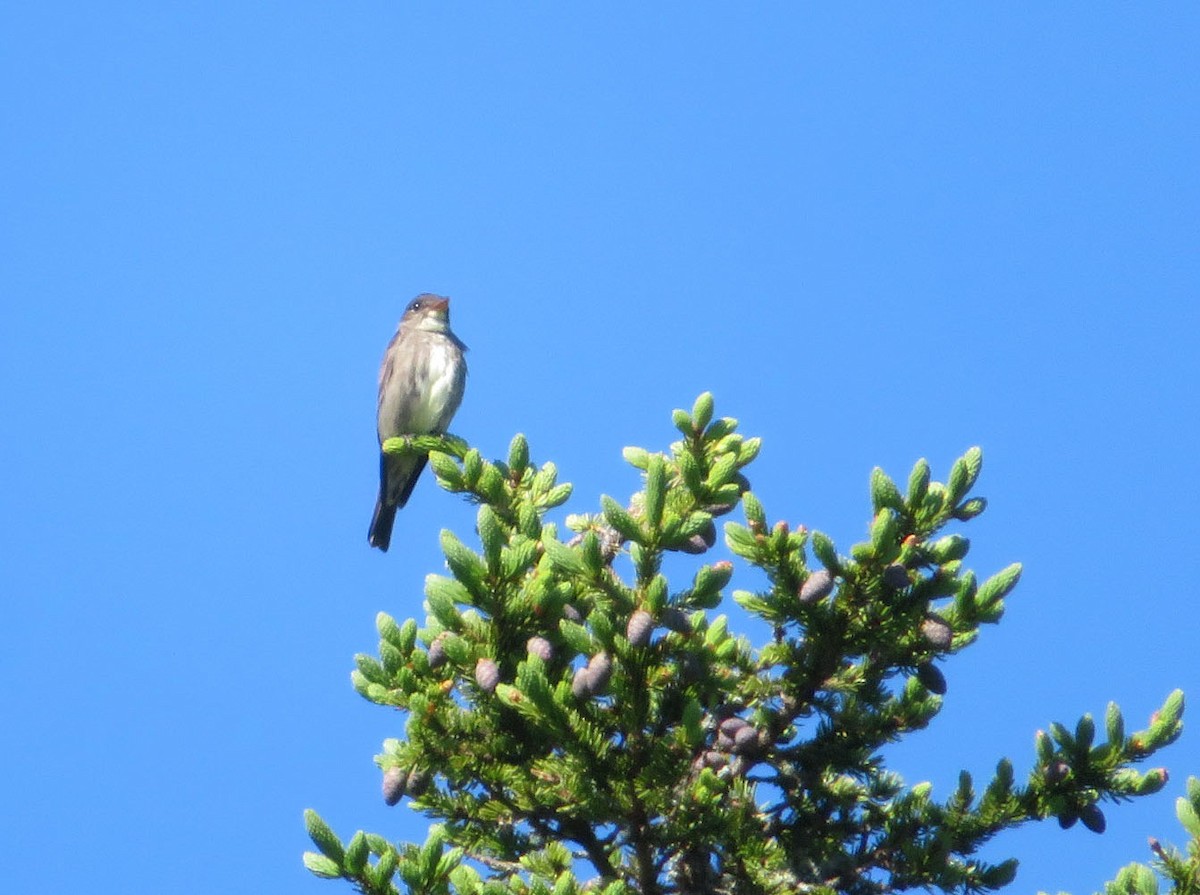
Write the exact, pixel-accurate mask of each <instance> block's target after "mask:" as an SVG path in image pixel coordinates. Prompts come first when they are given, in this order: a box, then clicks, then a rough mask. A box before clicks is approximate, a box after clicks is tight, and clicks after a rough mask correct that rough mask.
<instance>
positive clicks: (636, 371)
mask: <svg viewBox="0 0 1200 895" xmlns="http://www.w3.org/2000/svg"><path fill="white" fill-rule="evenodd" d="M1198 45H1200V11H1198V10H1197V8H1195V7H1194V6H1188V5H1186V4H1170V5H1169V4H1141V5H1138V6H1136V7H1133V6H1129V5H1126V4H1083V3H1066V4H1055V5H1053V7H1052V8H1050V9H1028V8H1026V9H1019V8H1016V7H1013V6H1012V5H1011V4H999V3H989V4H950V3H941V4H928V5H926V6H924V7H921V8H911V7H906V8H900V7H893V6H890V5H884V4H837V5H835V6H831V7H828V8H826V9H815V8H809V7H800V6H799V5H790V4H761V5H756V6H755V7H753V9H750V8H734V7H730V6H728V5H716V4H710V5H703V4H700V5H695V4H690V5H686V6H685V5H681V4H663V5H656V6H655V7H653V8H652V9H646V8H643V7H642V6H640V5H633V4H624V5H622V4H616V5H613V4H606V5H603V6H590V7H583V6H574V5H573V6H566V5H563V6H555V7H551V6H549V5H533V4H530V5H526V6H522V7H505V8H499V7H487V8H485V7H482V6H466V5H458V6H452V5H440V4H439V5H436V6H435V5H432V4H428V5H422V6H419V7H418V6H411V5H401V4H390V3H361V4H326V3H311V2H288V3H282V2H268V3H260V4H220V5H197V4H185V3H174V2H164V3H154V4H149V3H147V4H128V3H115V4H62V3H53V2H48V3H38V4H33V3H11V4H6V5H5V7H4V8H3V10H0V85H2V86H0V91H2V95H3V101H4V108H5V114H4V116H3V119H2V120H0V163H2V166H3V170H4V171H5V172H6V174H5V176H4V178H3V180H2V181H0V184H2V185H0V190H2V191H3V197H2V207H3V215H2V219H0V228H2V231H0V243H2V244H3V246H4V249H3V252H2V253H0V290H2V293H3V295H4V296H5V301H4V306H5V308H6V311H5V315H4V317H5V325H4V326H3V327H2V328H0V376H2V377H3V382H4V393H5V396H6V398H5V413H4V414H3V415H2V416H0V427H2V429H0V435H2V437H0V463H2V464H3V469H4V478H3V481H4V497H3V507H4V513H3V516H2V517H0V568H2V569H3V582H4V584H3V592H4V595H5V597H4V600H3V615H4V633H5V644H4V646H3V648H2V649H0V681H2V688H0V711H2V713H3V717H4V723H3V725H0V766H2V767H3V768H4V773H3V775H2V776H0V804H2V805H3V808H4V810H3V812H0V814H2V819H0V833H2V838H3V841H4V843H5V848H6V852H7V854H8V855H9V860H8V861H7V862H6V869H5V872H4V873H5V888H6V889H8V890H10V891H13V892H28V891H35V890H36V891H41V892H64V891H68V890H74V889H76V888H78V885H79V884H80V881H81V880H82V881H86V882H85V885H86V886H87V887H88V888H89V890H90V891H92V892H95V893H125V892H131V891H143V890H145V891H149V890H152V889H153V890H161V889H162V888H164V887H166V888H167V889H169V890H171V891H173V892H178V893H191V892H197V893H199V892H210V891H228V892H239V891H254V892H260V893H261V892H285V891H286V892H314V893H315V892H333V891H337V890H339V884H335V883H326V882H320V881H317V880H315V879H312V878H310V877H309V876H308V875H307V873H306V872H305V871H304V870H303V868H302V866H301V864H300V853H301V852H302V851H303V850H304V849H305V848H306V847H307V840H306V837H305V836H304V832H303V827H302V822H301V811H302V809H304V808H305V807H310V806H311V807H315V808H317V809H318V810H319V811H321V812H322V814H323V815H324V816H325V817H326V818H327V819H328V820H329V821H330V822H331V823H332V824H333V825H334V827H335V829H337V830H338V831H339V832H340V833H342V834H343V835H346V834H349V833H351V832H353V831H354V830H355V829H357V828H359V827H364V828H367V829H371V830H375V831H377V832H382V833H385V834H387V835H389V836H391V837H393V838H397V839H405V838H409V839H411V838H422V837H423V832H422V831H423V829H424V824H423V822H422V820H421V819H420V818H419V817H417V816H416V815H412V814H411V813H409V812H407V810H406V809H404V808H397V809H386V808H385V807H384V806H383V804H382V802H381V800H380V798H379V788H378V787H379V776H378V772H377V771H376V769H375V768H374V766H373V764H372V756H373V755H374V753H375V752H376V751H378V748H379V744H380V742H381V741H382V740H383V739H384V738H385V737H388V736H393V735H397V734H398V732H399V730H400V726H399V718H398V717H396V716H392V715H389V714H387V713H386V712H385V711H383V710H381V709H378V708H375V707H372V706H370V705H368V704H367V703H365V702H364V701H362V700H361V699H359V697H358V696H356V695H355V694H354V693H353V691H352V690H351V689H350V685H349V680H348V674H349V670H350V668H351V666H352V659H351V657H352V656H353V654H354V653H355V652H358V651H373V650H374V647H375V633H374V628H373V624H374V617H375V613H376V612H377V611H378V610H380V609H386V610H387V611H389V612H391V613H392V614H394V615H397V616H400V617H407V616H409V615H416V616H419V617H420V616H422V611H421V600H422V595H421V588H422V581H423V578H424V576H425V574H426V573H428V572H430V571H437V570H439V569H440V568H441V557H440V554H439V552H438V548H437V539H438V531H439V530H440V529H441V528H442V527H450V528H453V529H455V530H456V531H458V532H460V533H461V534H463V535H464V536H467V535H469V534H470V533H471V527H472V524H473V519H474V514H473V511H472V510H471V508H470V507H468V506H466V505H464V504H462V503H460V502H458V501H457V499H456V498H455V497H453V496H452V495H448V494H446V493H444V492H442V491H441V490H440V489H438V488H437V487H435V486H434V484H433V482H432V479H426V480H423V481H422V483H421V486H420V487H419V488H418V489H417V492H416V495H415V497H414V498H413V501H412V503H411V504H410V506H409V508H408V509H406V510H405V511H404V513H402V514H401V515H400V517H399V520H398V522H397V529H396V540H395V542H394V545H393V550H392V551H391V552H390V553H389V554H388V555H386V556H383V555H380V554H379V553H378V552H376V551H371V550H369V549H368V548H367V545H366V529H367V523H368V521H369V518H370V511H371V506H372V502H373V500H374V489H375V487H376V483H375V475H376V460H375V444H374V432H373V426H374V420H373V415H374V401H375V394H374V388H375V384H374V380H375V374H376V369H377V365H378V363H379V358H380V355H381V353H382V350H383V347H384V345H385V344H386V342H387V340H388V338H389V337H390V335H391V331H392V328H393V327H394V325H395V322H396V320H397V319H398V317H399V314H400V312H401V310H402V308H403V305H404V303H405V302H406V301H407V300H408V299H409V298H410V297H411V296H412V295H414V294H416V293H418V292H421V291H426V290H432V291H439V292H444V293H446V294H449V295H451V296H452V297H453V299H454V310H453V314H454V324H455V328H456V330H457V332H458V333H459V334H460V335H461V337H462V338H463V340H464V341H466V342H467V344H469V345H470V346H471V353H470V355H469V360H470V364H471V379H470V382H469V385H468V390H467V396H466V400H465V402H464V404H463V407H462V410H461V411H460V413H459V415H458V418H457V420H456V423H455V427H454V428H455V431H457V432H458V433H459V434H460V435H462V436H464V437H466V438H468V439H470V440H471V441H472V442H473V443H475V444H476V445H478V446H479V447H480V448H481V449H482V450H484V451H485V453H487V454H489V455H492V456H499V455H500V454H501V453H502V452H503V451H504V450H505V448H506V446H507V444H508V441H509V439H510V438H511V436H512V434H513V433H515V432H518V431H521V432H525V433H526V434H527V435H528V436H529V439H530V442H531V444H532V450H533V454H534V456H535V458H536V459H539V460H545V459H553V460H554V461H555V462H556V463H557V464H558V465H559V468H560V471H561V474H562V476H563V478H564V479H567V480H570V481H573V482H574V483H575V484H576V497H575V499H574V500H573V501H572V503H571V504H570V505H569V508H570V509H571V510H573V511H588V510H590V509H592V508H593V507H595V506H596V505H597V501H598V495H599V494H600V493H601V492H605V493H611V494H614V495H617V496H624V495H627V494H628V493H630V492H631V491H633V490H635V488H636V478H635V476H634V474H633V471H632V470H630V469H629V468H628V467H626V466H625V465H624V464H623V462H622V460H621V458H620V451H621V448H622V447H623V446H624V445H627V444H640V445H643V446H646V447H650V448H661V447H664V446H665V445H666V444H668V443H669V442H670V441H671V439H672V430H671V428H670V422H669V414H670V410H671V409H672V408H673V407H676V406H690V402H691V401H692V399H693V398H694V397H695V395H696V394H697V393H699V392H700V391H703V390H706V389H710V390H712V391H713V392H714V393H715V395H716V398H717V409H718V412H721V413H725V414H730V415H734V416H737V417H739V418H740V419H741V420H742V425H743V429H744V430H745V431H746V432H747V433H749V434H758V435H761V436H763V438H764V448H763V452H762V455H761V457H760V459H759V461H758V462H757V463H756V465H755V466H754V467H753V468H752V473H753V474H752V475H751V478H752V481H753V484H754V488H755V491H756V493H758V494H759V495H760V497H761V498H762V500H763V501H764V503H765V504H766V507H767V511H768V514H770V515H772V516H773V517H776V518H786V519H788V520H789V521H791V522H793V523H804V524H807V525H809V526H811V527H817V528H821V529H822V530H825V531H827V532H829V533H830V534H832V535H833V536H834V537H835V539H836V540H837V541H838V543H839V545H840V546H842V547H843V549H845V548H848V547H849V545H850V544H851V543H852V542H853V541H854V540H856V539H859V538H860V537H862V536H863V535H864V534H865V524H866V520H867V517H868V515H869V501H868V496H867V482H868V476H869V473H870V470H871V468H872V466H874V465H877V464H878V465H880V466H882V467H884V468H885V469H886V470H888V471H889V472H891V473H892V474H893V475H895V476H901V477H902V476H904V475H906V474H907V471H908V469H909V468H910V466H911V464H912V462H913V461H914V460H915V459H916V458H918V457H921V456H925V457H928V458H929V459H930V461H931V462H932V463H933V464H934V469H935V473H937V474H939V475H942V476H944V475H945V473H946V471H947V469H948V465H949V463H950V461H951V460H953V458H954V457H955V456H957V455H958V454H960V453H961V452H962V451H963V450H964V449H965V448H967V447H968V446H970V445H972V444H980V445H982V446H983V448H984V451H985V458H986V460H985V468H984V475H983V478H982V481H981V486H980V489H979V490H980V493H982V494H985V495H986V496H987V497H988V498H989V499H990V502H991V507H990V509H989V511H988V513H987V514H985V515H984V517H982V518H981V519H980V520H978V521H977V522H975V523H973V524H972V525H971V526H969V527H968V528H967V530H966V531H967V533H968V534H969V535H970V536H971V537H972V539H973V543H974V548H973V550H972V553H971V556H970V557H969V559H970V560H971V562H972V564H973V566H974V567H975V568H976V569H978V570H979V571H980V572H981V573H984V574H987V573H991V572H993V571H996V570H998V569H1000V568H1002V567H1003V566H1004V565H1006V564H1007V563H1009V562H1011V561H1014V560H1020V561H1022V562H1024V563H1025V565H1026V574H1025V578H1024V580H1023V582H1022V584H1021V585H1020V587H1019V588H1018V590H1017V591H1016V593H1015V594H1014V596H1013V597H1012V598H1011V600H1010V603H1009V612H1008V615H1007V616H1006V618H1005V620H1004V623H1003V624H1002V625H1001V626H999V627H997V628H993V629H989V630H987V631H986V632H985V636H984V637H983V638H982V640H981V642H980V644H979V645H977V646H976V647H974V648H972V649H971V650H969V651H968V652H966V653H964V654H963V655H961V656H960V657H957V658H956V659H954V660H953V661H951V662H950V663H948V665H947V666H946V673H947V677H948V678H949V682H950V692H949V694H948V697H947V701H946V708H945V711H944V712H943V715H942V716H941V718H940V719H939V721H938V722H936V723H935V724H934V725H933V726H932V727H931V728H930V729H929V730H928V731H925V732H923V733H921V734H920V735H919V736H917V737H915V738H914V739H913V740H912V741H911V742H910V743H908V744H906V745H905V746H904V747H903V748H902V749H900V750H898V751H897V752H896V754H895V756H894V758H893V764H894V766H895V767H896V769H897V770H899V771H900V772H902V773H903V774H904V775H905V777H906V778H907V779H908V780H909V781H910V782H917V781H919V780H923V779H929V780H932V781H933V782H934V784H935V795H938V796H942V797H944V796H945V795H947V794H948V793H949V791H950V789H951V788H952V786H953V782H954V779H955V776H956V774H957V771H958V769H959V768H966V769H969V770H971V771H972V772H973V773H975V774H976V776H977V777H978V778H983V777H986V776H987V775H988V773H989V772H990V769H991V768H992V766H993V765H994V763H995V760H996V759H998V758H999V757H1000V756H1002V755H1009V756H1011V757H1013V759H1014V761H1015V762H1016V765H1017V768H1018V771H1019V772H1021V771H1022V770H1023V769H1027V768H1028V766H1029V763H1030V760H1031V757H1032V742H1033V734H1034V732H1035V731H1036V730H1037V729H1038V728H1039V727H1044V726H1045V725H1046V724H1047V723H1048V722H1050V721H1051V720H1056V719H1057V720H1063V721H1073V720H1074V719H1075V718H1076V717H1077V716H1078V715H1079V714H1080V713H1082V712H1084V711H1091V712H1093V713H1096V714H1097V715H1099V714H1101V713H1102V712H1103V710H1104V707H1105V704H1106V703H1107V701H1108V700H1109V699H1115V700H1117V701H1118V702H1119V703H1120V704H1121V705H1122V706H1123V707H1124V708H1125V710H1126V714H1127V716H1128V719H1129V724H1130V726H1131V727H1132V726H1136V725H1140V724H1142V723H1143V722H1144V721H1145V718H1146V716H1147V715H1148V714H1149V712H1150V711H1151V710H1152V709H1154V708H1155V707H1156V706H1157V705H1158V704H1159V703H1160V702H1161V701H1162V699H1163V698H1164V697H1165V696H1166V695H1167V693H1169V692H1170V691H1171V690H1172V689H1173V688H1175V687H1183V688H1185V690H1187V691H1188V693H1189V695H1190V696H1191V697H1192V698H1193V700H1195V699H1196V698H1200V665H1198V663H1197V660H1196V657H1195V656H1196V653H1195V644H1196V637H1197V621H1196V619H1197V614H1196V610H1195V605H1196V593H1197V583H1196V582H1197V562H1196V558H1197V548H1196V545H1197V543H1200V522H1198V521H1197V520H1198V517H1197V515H1196V513H1195V511H1194V509H1193V504H1194V503H1195V500H1196V496H1197V494H1200V474H1198V473H1197V466H1196V463H1195V460H1194V457H1193V454H1194V452H1195V448H1196V444H1197V440H1198V436H1200V425H1198V423H1197V400H1196V387H1197V383H1198V382H1200V361H1198V360H1197V354H1198V351H1197V335H1198V333H1200V310H1198V295H1200V290H1198V287H1200V250H1198V246H1200V211H1198V209H1200V166H1198V165H1197V163H1196V162H1197V159H1200V106H1198V104H1197V102H1196V85H1197V83H1198V82H1200V56H1198V55H1197V54H1196V47H1197V46H1198ZM1186 717H1187V716H1185V719H1186ZM1163 763H1164V764H1166V765H1167V766H1168V767H1169V768H1170V770H1171V772H1172V774H1173V777H1172V780H1171V782H1170V783H1169V784H1168V787H1167V789H1166V790H1165V791H1164V792H1163V793H1161V794H1159V795H1158V796H1156V797H1154V798H1151V799H1146V800H1143V801H1141V802H1139V803H1136V804H1134V805H1125V806H1121V807H1117V808H1111V809H1109V810H1108V811H1107V812H1106V813H1107V814H1108V819H1109V831H1108V833H1107V834H1105V835H1104V836H1102V837H1101V836H1095V835H1093V834H1090V833H1088V832H1086V831H1084V830H1082V829H1081V828H1079V827H1077V828H1075V829H1073V830H1071V831H1068V832H1062V831H1060V830H1059V829H1058V828H1057V825H1055V824H1053V823H1051V824H1048V825H1042V826H1039V827H1037V828H1032V829H1030V830H1025V831H1021V832H1019V833H1017V834H1015V835H1009V836H1007V837H1003V838H1001V839H999V840H998V841H997V842H996V843H995V846H994V848H992V849H990V850H989V852H988V856H990V857H992V858H1001V857H1005V856H1007V855H1009V854H1014V855H1016V856H1017V857H1019V858H1020V859H1021V861H1022V869H1021V872H1020V874H1019V876H1018V879H1017V883H1016V886H1017V887H1018V889H1014V891H1017V890H1019V891H1026V892H1028V891H1036V890H1038V889H1046V890H1049V891H1052V892H1053V891H1057V890H1060V889H1064V890H1069V891H1072V892H1075V893H1087V892H1091V891H1093V890H1094V889H1096V888H1098V887H1099V886H1100V885H1101V884H1102V883H1103V882H1104V881H1105V880H1107V879H1109V878H1111V876H1112V875H1113V873H1115V871H1116V870H1117V868H1118V867H1120V866H1121V865H1122V864H1124V863H1126V862H1128V861H1131V860H1134V859H1144V858H1146V857H1147V849H1146V847H1145V840H1146V836H1147V835H1151V834H1153V835H1156V836H1159V837H1160V838H1162V839H1164V840H1176V841H1178V840H1179V839H1181V838H1182V831H1181V830H1179V828H1178V826H1177V824H1176V823H1175V821H1174V810H1173V802H1174V799H1175V797H1176V796H1177V795H1178V794H1179V793H1181V792H1182V791H1183V786H1184V780H1185V778H1186V776H1187V775H1188V774H1189V773H1192V774H1200V735H1197V733H1196V732H1195V730H1194V729H1193V730H1189V731H1188V732H1186V733H1185V735H1184V738H1183V739H1182V740H1181V741H1180V742H1179V743H1178V744H1177V745H1176V746H1175V747H1173V748H1171V749H1170V750H1168V751H1167V752H1166V753H1165V754H1164V755H1163ZM341 891H349V890H348V889H347V888H345V887H342V888H341Z"/></svg>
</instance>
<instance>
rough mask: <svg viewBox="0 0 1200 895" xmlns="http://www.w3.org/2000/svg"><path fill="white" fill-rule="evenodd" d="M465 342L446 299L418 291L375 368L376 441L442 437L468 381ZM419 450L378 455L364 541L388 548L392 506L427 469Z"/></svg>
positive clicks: (393, 513)
mask: <svg viewBox="0 0 1200 895" xmlns="http://www.w3.org/2000/svg"><path fill="white" fill-rule="evenodd" d="M466 350H467V346H466V345H464V344H463V343H462V342H460V341H459V340H458V337H457V336H455V335H454V333H452V332H450V299H448V298H444V297H443V296H440V295H430V294H428V293H426V294H424V295H418V296H417V297H416V298H414V299H413V300H412V301H411V302H409V303H408V307H407V308H405V309H404V316H403V317H401V318H400V326H399V328H398V329H397V330H396V335H394V336H393V337H392V341H391V342H389V343H388V347H387V351H385V352H384V355H383V365H382V366H381V367H380V368H379V415H378V430H379V444H380V445H381V446H382V445H383V442H384V440H385V439H388V438H395V437H397V436H400V435H428V434H434V435H440V434H442V433H443V432H445V431H446V427H447V426H449V425H450V420H451V418H453V416H454V412H455V411H456V410H458V405H459V404H460V403H461V402H462V397H463V389H464V388H465V387H466V384H467V361H466V358H465V357H464V356H463V353H464V352H465V351H466ZM426 460H428V456H426V455H423V454H404V455H400V454H392V455H388V454H385V453H383V452H382V451H380V453H379V499H378V500H377V501H376V502H375V515H374V516H373V517H372V518H371V530H370V532H369V533H368V534H367V542H368V543H369V544H370V545H371V546H372V547H378V548H379V549H380V550H387V548H388V544H389V543H391V540H392V523H393V522H394V521H395V519H396V510H398V509H400V508H401V507H403V506H404V505H405V504H406V503H408V498H409V495H410V494H412V490H413V486H414V485H416V484H417V479H418V478H419V477H420V475H421V470H423V469H424V468H425V462H426Z"/></svg>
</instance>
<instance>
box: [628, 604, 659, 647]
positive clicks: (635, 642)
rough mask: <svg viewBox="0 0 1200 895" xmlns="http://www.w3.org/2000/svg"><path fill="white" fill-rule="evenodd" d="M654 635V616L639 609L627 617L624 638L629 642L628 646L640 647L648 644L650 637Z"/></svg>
mask: <svg viewBox="0 0 1200 895" xmlns="http://www.w3.org/2000/svg"><path fill="white" fill-rule="evenodd" d="M653 633H654V616H652V615H651V614H650V613H649V612H647V611H646V610H645V609H639V610H637V611H636V612H634V613H633V615H631V616H629V623H628V624H627V625H626V626H625V637H626V639H627V640H628V641H629V645H630V646H634V647H642V646H646V645H647V644H648V643H649V642H650V635H651V634H653Z"/></svg>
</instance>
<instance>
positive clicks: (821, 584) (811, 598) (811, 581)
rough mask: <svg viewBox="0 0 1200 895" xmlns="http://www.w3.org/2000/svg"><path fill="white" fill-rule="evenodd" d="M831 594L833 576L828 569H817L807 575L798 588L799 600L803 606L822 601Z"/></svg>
mask: <svg viewBox="0 0 1200 895" xmlns="http://www.w3.org/2000/svg"><path fill="white" fill-rule="evenodd" d="M831 593H833V575H831V574H829V570H828V569H818V570H817V571H815V572H813V573H812V574H811V575H809V576H808V577H807V578H806V579H805V580H804V584H802V585H801V586H800V593H799V599H800V602H801V603H803V604H804V605H806V606H807V605H810V604H812V603H817V602H819V601H821V600H824V599H825V598H826V597H827V596H829V595H830V594H831Z"/></svg>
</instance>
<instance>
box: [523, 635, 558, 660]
mask: <svg viewBox="0 0 1200 895" xmlns="http://www.w3.org/2000/svg"><path fill="white" fill-rule="evenodd" d="M525 650H526V652H528V653H529V654H530V655H531V656H537V657H538V658H539V659H541V660H542V661H543V662H549V661H550V659H551V658H553V656H554V647H553V646H551V645H550V641H549V640H547V639H546V638H545V637H538V636H537V635H536V634H535V635H534V636H533V637H530V638H529V640H527V641H526V642H525Z"/></svg>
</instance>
